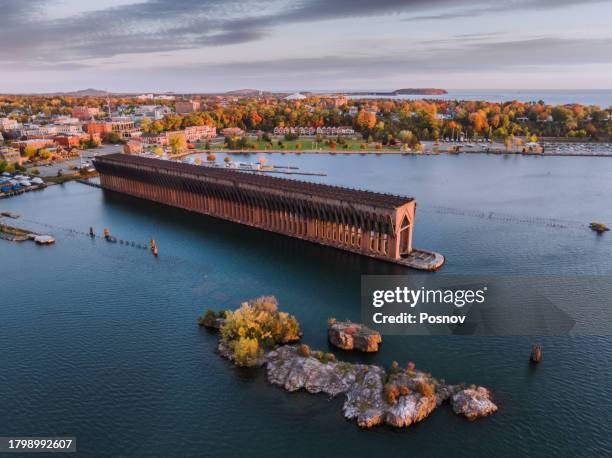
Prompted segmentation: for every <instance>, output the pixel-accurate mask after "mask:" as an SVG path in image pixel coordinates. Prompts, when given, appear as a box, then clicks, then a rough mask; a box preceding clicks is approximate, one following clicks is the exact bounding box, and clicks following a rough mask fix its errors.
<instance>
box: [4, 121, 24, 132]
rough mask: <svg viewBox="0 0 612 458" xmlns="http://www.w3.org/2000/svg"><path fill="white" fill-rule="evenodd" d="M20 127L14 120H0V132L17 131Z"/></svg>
mask: <svg viewBox="0 0 612 458" xmlns="http://www.w3.org/2000/svg"><path fill="white" fill-rule="evenodd" d="M20 127H21V124H19V123H18V122H17V121H15V120H14V119H10V118H0V130H3V131H9V130H17V129H19V128H20Z"/></svg>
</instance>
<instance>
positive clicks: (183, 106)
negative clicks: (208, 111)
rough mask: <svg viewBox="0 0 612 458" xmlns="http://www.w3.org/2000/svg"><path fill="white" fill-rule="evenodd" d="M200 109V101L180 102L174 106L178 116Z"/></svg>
mask: <svg viewBox="0 0 612 458" xmlns="http://www.w3.org/2000/svg"><path fill="white" fill-rule="evenodd" d="M199 109H200V102H199V101H198V100H178V101H177V102H176V103H175V104H174V110H175V111H176V113H177V114H187V113H193V112H194V111H198V110H199Z"/></svg>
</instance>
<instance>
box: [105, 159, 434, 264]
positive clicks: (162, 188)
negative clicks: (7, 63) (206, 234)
mask: <svg viewBox="0 0 612 458" xmlns="http://www.w3.org/2000/svg"><path fill="white" fill-rule="evenodd" d="M94 166H95V167H96V169H97V170H98V172H99V173H100V184H101V186H102V188H104V189H108V190H112V191H116V192H120V193H124V194H129V195H131V196H135V197H140V198H143V199H147V200H152V201H155V202H159V203H162V204H166V205H171V206H173V207H179V208H183V209H186V210H190V211H193V212H197V213H202V214H205V215H210V216H214V217H216V218H222V219H225V220H229V221H233V222H236V223H240V224H244V225H247V226H252V227H256V228H259V229H265V230H268V231H272V232H276V233H279V234H284V235H288V236H291V237H295V238H299V239H303V240H308V241H310V242H315V243H319V244H322V245H328V246H332V247H335V248H339V249H343V250H347V251H352V252H355V253H359V254H361V255H366V256H370V257H373V258H377V259H382V260H385V261H391V262H395V263H398V264H403V265H406V266H409V267H414V268H417V269H422V270H436V269H438V268H439V267H440V266H441V265H442V264H443V263H444V257H443V256H442V255H440V254H437V253H433V252H430V251H426V250H417V249H414V248H413V246H412V230H413V227H414V220H415V210H416V202H415V200H414V199H413V198H410V197H401V196H395V195H390V194H381V193H375V192H370V191H362V190H356V189H348V188H343V187H338V186H330V185H324V184H318V183H309V182H304V181H296V180H287V179H283V178H276V177H270V176H264V175H258V174H253V173H248V172H241V171H236V170H230V169H225V168H216V167H206V166H197V165H191V164H184V163H180V162H173V161H164V160H160V159H150V158H144V157H138V156H130V155H125V154H111V155H107V156H99V157H97V158H96V159H95V160H94Z"/></svg>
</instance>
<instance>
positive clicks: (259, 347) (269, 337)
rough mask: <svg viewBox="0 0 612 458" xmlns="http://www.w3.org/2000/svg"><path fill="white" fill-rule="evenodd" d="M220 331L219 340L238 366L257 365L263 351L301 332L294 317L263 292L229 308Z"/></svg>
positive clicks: (294, 337)
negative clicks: (230, 309)
mask: <svg viewBox="0 0 612 458" xmlns="http://www.w3.org/2000/svg"><path fill="white" fill-rule="evenodd" d="M220 331H221V344H222V345H223V346H224V347H225V348H227V349H228V350H229V351H230V352H231V359H233V360H234V362H235V363H236V364H237V365H239V366H254V365H257V364H259V362H260V359H261V357H262V356H263V355H264V353H265V352H266V351H269V350H272V349H273V348H274V347H276V346H277V345H280V344H286V343H289V342H294V341H296V340H299V338H300V335H301V332H300V325H299V323H298V321H297V319H296V318H295V317H294V316H292V315H289V314H288V313H286V312H279V311H278V301H277V300H276V298H275V297H273V296H262V297H260V298H258V299H255V300H253V301H249V302H244V303H243V304H242V305H241V306H240V308H239V309H237V310H235V311H233V312H232V311H228V312H227V313H226V316H225V320H224V322H223V324H222V325H221V328H220Z"/></svg>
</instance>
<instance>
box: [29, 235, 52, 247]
mask: <svg viewBox="0 0 612 458" xmlns="http://www.w3.org/2000/svg"><path fill="white" fill-rule="evenodd" d="M34 241H35V242H36V243H38V244H39V245H51V244H52V243H55V239H54V238H53V237H51V236H50V235H37V236H36V237H34Z"/></svg>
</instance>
